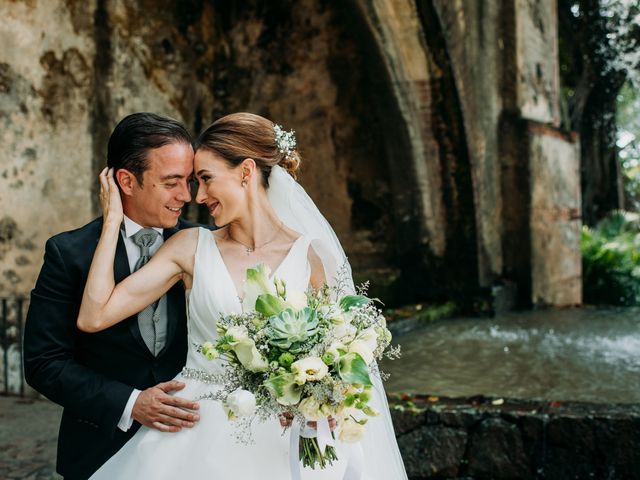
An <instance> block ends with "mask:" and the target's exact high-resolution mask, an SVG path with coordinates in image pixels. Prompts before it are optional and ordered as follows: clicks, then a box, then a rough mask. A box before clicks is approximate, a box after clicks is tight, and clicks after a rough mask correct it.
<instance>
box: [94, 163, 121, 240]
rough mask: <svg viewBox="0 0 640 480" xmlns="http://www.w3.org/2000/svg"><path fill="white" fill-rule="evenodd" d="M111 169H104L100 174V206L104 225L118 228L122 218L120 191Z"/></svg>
mask: <svg viewBox="0 0 640 480" xmlns="http://www.w3.org/2000/svg"><path fill="white" fill-rule="evenodd" d="M113 173H114V172H113V168H105V169H104V170H102V172H100V177H99V178H100V204H101V205H102V215H103V219H104V223H105V225H106V224H115V225H118V227H120V224H121V223H122V220H123V218H124V213H123V211H122V199H121V198H120V190H119V189H118V186H117V185H116V181H115V179H114V178H113Z"/></svg>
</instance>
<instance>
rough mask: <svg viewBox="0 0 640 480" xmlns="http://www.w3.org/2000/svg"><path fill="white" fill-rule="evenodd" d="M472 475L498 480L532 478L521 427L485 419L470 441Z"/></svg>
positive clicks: (469, 458)
mask: <svg viewBox="0 0 640 480" xmlns="http://www.w3.org/2000/svg"><path fill="white" fill-rule="evenodd" d="M468 460H469V473H470V474H471V475H472V476H478V477H480V478H482V477H488V478H495V479H503V478H504V479H507V478H519V479H527V478H533V475H532V473H531V471H530V469H529V464H528V459H527V457H526V455H525V453H524V449H523V444H522V438H521V436H520V431H519V430H518V428H517V427H516V426H515V425H513V424H511V423H508V422H506V421H504V420H502V419H499V418H489V419H487V420H484V421H483V422H482V423H481V424H480V425H479V426H478V427H477V428H476V429H475V430H474V431H473V433H472V434H471V439H470V441H469V453H468Z"/></svg>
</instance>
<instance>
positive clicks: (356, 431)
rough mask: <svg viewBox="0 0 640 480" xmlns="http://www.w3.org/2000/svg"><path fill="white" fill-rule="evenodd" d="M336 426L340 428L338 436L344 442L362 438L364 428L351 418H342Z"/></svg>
mask: <svg viewBox="0 0 640 480" xmlns="http://www.w3.org/2000/svg"><path fill="white" fill-rule="evenodd" d="M338 428H339V429H340V433H339V434H338V438H340V441H342V442H345V443H355V442H359V441H360V440H362V437H363V436H364V433H365V430H366V429H365V426H364V425H360V424H359V423H358V422H356V421H355V420H354V419H352V418H345V419H344V420H342V421H341V422H340V423H339V425H338Z"/></svg>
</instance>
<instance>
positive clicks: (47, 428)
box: [0, 396, 62, 480]
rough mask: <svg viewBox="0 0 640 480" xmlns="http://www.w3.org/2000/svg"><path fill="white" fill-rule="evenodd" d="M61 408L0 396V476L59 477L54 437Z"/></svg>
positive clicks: (49, 479) (9, 478)
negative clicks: (56, 469)
mask: <svg viewBox="0 0 640 480" xmlns="http://www.w3.org/2000/svg"><path fill="white" fill-rule="evenodd" d="M61 415H62V408H61V407H59V406H58V405H55V404H54V403H51V402H49V401H47V400H34V399H28V398H19V397H5V396H0V480H5V479H6V480H18V479H19V480H59V479H61V478H62V477H60V476H59V475H57V474H56V473H55V462H56V441H57V438H58V426H59V424H60V416H61Z"/></svg>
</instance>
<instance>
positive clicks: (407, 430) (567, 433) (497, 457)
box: [389, 394, 640, 480]
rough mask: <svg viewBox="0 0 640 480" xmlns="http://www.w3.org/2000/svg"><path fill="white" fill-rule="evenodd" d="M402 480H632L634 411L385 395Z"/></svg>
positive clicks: (638, 462) (637, 424)
mask: <svg viewBox="0 0 640 480" xmlns="http://www.w3.org/2000/svg"><path fill="white" fill-rule="evenodd" d="M389 397H390V405H391V415H392V417H393V420H394V424H395V427H396V434H397V437H398V444H399V446H400V450H401V451H402V455H403V458H404V462H405V466H406V468H407V473H408V475H409V478H410V479H412V480H423V479H468V480H471V479H496V480H497V479H553V480H556V479H557V480H565V479H573V478H576V479H582V478H593V479H600V478H603V479H604V478H606V479H625V480H627V479H629V480H632V479H640V448H639V447H640V405H638V404H631V405H621V404H613V405H612V404H609V405H606V404H602V405H600V404H589V403H577V402H576V403H573V402H562V403H561V402H544V401H519V400H503V399H490V398H486V397H472V398H460V399H453V398H438V397H428V396H426V395H414V396H409V395H393V394H392V395H390V396H389Z"/></svg>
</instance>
